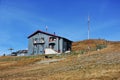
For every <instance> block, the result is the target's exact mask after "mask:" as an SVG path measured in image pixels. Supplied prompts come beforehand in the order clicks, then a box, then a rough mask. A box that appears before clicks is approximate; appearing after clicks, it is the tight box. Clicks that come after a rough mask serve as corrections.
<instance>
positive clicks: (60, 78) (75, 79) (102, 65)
mask: <svg viewBox="0 0 120 80" xmlns="http://www.w3.org/2000/svg"><path fill="white" fill-rule="evenodd" d="M119 47H120V43H119V42H114V43H113V42H110V43H109V45H108V46H107V48H104V49H102V50H100V51H92V52H90V55H88V54H78V55H68V56H66V59H65V60H62V61H60V62H55V63H50V64H36V63H35V62H36V61H39V60H41V59H42V58H39V59H38V58H34V60H32V59H30V58H28V59H27V58H26V59H25V58H24V59H21V60H20V61H17V63H16V61H4V62H6V63H4V62H1V64H2V65H4V66H8V65H10V64H9V62H10V63H11V64H14V66H9V68H3V69H2V70H0V80H120V76H119V75H120V49H119ZM63 57H64V56H63ZM2 58H4V57H2ZM27 60H28V61H27ZM7 62H8V63H7ZM31 63H32V64H31ZM25 64H26V65H25Z"/></svg>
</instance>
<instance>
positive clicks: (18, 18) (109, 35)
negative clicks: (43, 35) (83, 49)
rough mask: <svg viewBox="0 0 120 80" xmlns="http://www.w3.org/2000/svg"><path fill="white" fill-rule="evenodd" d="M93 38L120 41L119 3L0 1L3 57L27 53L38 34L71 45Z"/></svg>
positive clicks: (0, 50) (93, 0)
mask: <svg viewBox="0 0 120 80" xmlns="http://www.w3.org/2000/svg"><path fill="white" fill-rule="evenodd" d="M88 15H89V16H90V38H92V39H98V38H102V39H106V40H113V41H119V40H120V37H119V35H120V0H0V54H3V53H9V51H8V48H14V51H17V50H20V49H27V47H28V39H27V37H28V36H29V35H30V34H32V33H33V32H35V31H36V30H42V31H45V26H46V25H47V26H48V32H49V33H54V32H55V33H56V35H59V36H63V37H66V38H68V39H70V40H72V41H79V40H84V39H87V29H88V28H87V27H88V24H87V20H88Z"/></svg>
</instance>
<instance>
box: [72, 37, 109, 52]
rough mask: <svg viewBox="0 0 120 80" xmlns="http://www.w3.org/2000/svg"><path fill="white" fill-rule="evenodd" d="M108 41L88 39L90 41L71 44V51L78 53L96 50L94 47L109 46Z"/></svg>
mask: <svg viewBox="0 0 120 80" xmlns="http://www.w3.org/2000/svg"><path fill="white" fill-rule="evenodd" d="M109 43H110V42H109V41H106V40H102V39H90V40H83V41H78V42H73V44H72V50H73V51H79V50H88V47H89V49H91V50H96V47H97V46H99V45H104V46H107V45H109Z"/></svg>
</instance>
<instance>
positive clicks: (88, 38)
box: [88, 15, 90, 40]
mask: <svg viewBox="0 0 120 80" xmlns="http://www.w3.org/2000/svg"><path fill="white" fill-rule="evenodd" d="M89 39H90V16H89V15H88V40H89Z"/></svg>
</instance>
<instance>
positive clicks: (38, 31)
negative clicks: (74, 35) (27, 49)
mask: <svg viewBox="0 0 120 80" xmlns="http://www.w3.org/2000/svg"><path fill="white" fill-rule="evenodd" d="M37 33H43V34H46V35H50V36H54V37H59V38H63V39H66V38H64V37H61V36H57V35H55V34H50V33H47V32H43V31H41V30H37V31H36V32H34V33H33V34H31V35H30V36H28V38H30V37H32V36H34V35H35V34H37ZM66 40H68V39H66ZM69 41H71V40H69ZM71 42H72V41H71Z"/></svg>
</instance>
